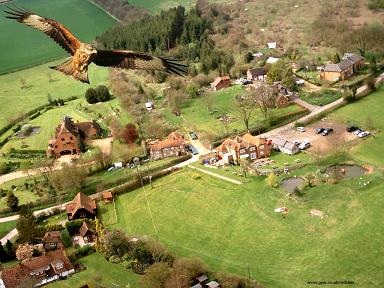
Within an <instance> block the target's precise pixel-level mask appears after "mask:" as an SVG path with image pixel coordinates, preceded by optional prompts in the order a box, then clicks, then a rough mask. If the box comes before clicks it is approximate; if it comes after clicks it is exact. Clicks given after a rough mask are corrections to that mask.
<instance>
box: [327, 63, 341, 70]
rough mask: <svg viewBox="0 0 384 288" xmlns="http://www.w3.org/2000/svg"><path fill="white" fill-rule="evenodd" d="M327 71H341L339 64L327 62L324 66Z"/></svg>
mask: <svg viewBox="0 0 384 288" xmlns="http://www.w3.org/2000/svg"><path fill="white" fill-rule="evenodd" d="M324 71H325V72H341V69H340V67H339V65H337V64H327V65H325V67H324Z"/></svg>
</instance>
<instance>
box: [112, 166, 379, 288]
mask: <svg viewBox="0 0 384 288" xmlns="http://www.w3.org/2000/svg"><path fill="white" fill-rule="evenodd" d="M191 173H197V172H196V171H191V170H188V169H184V170H183V171H180V172H176V173H174V174H172V175H170V176H167V177H165V178H162V179H160V180H158V181H155V183H154V186H155V188H154V189H150V188H149V187H146V189H147V190H146V191H147V193H148V195H149V201H150V206H151V210H152V212H153V215H154V219H155V222H156V225H157V228H158V231H159V239H160V241H161V242H162V243H164V244H165V245H166V246H167V247H169V248H170V249H171V250H172V251H174V252H175V253H177V254H178V255H179V256H197V257H200V258H202V259H203V260H204V261H205V262H206V263H207V264H209V266H210V267H211V268H212V269H214V270H225V271H229V272H233V273H237V274H239V275H242V276H248V267H249V269H250V273H251V277H252V278H254V279H256V280H258V281H259V282H261V283H263V284H265V285H266V287H307V281H310V280H329V279H331V280H336V279H340V280H342V279H349V280H351V281H355V284H356V285H355V287H380V286H379V284H380V283H383V281H384V277H383V276H380V275H381V270H382V268H383V267H384V261H383V260H382V259H381V258H378V257H377V255H380V253H383V252H384V248H383V246H382V245H381V243H382V241H383V235H382V233H381V228H380V226H379V225H377V221H378V219H379V217H381V216H380V215H381V214H382V213H381V210H382V208H381V207H382V205H383V200H382V197H381V192H380V191H382V189H383V188H384V183H383V182H382V181H381V177H379V176H372V175H368V176H363V178H364V179H371V181H372V184H371V185H372V186H370V187H369V188H366V189H363V188H356V186H358V184H357V183H358V182H359V181H361V180H359V179H354V180H348V181H343V182H341V183H339V184H337V185H333V186H331V185H329V184H324V185H321V186H318V187H316V188H312V189H311V190H309V191H307V192H306V196H305V197H304V198H303V200H302V201H292V200H289V199H288V198H286V197H285V193H284V192H283V191H281V190H279V189H271V188H269V187H267V186H266V185H265V183H264V180H263V178H259V179H258V180H255V181H253V182H251V183H246V184H243V185H241V186H237V185H233V184H231V183H227V182H224V181H220V180H219V179H216V178H213V177H209V176H207V175H205V174H201V178H200V179H197V180H193V179H191V178H190V175H191ZM372 179H373V180H372ZM283 205H284V206H287V207H289V211H290V213H289V215H288V216H287V217H286V218H282V217H281V215H279V214H277V213H274V211H273V209H274V208H276V207H280V206H283ZM116 207H117V214H118V223H117V224H115V225H111V226H110V228H118V229H123V230H124V231H126V232H127V233H130V234H139V235H149V236H152V237H155V235H154V230H153V227H152V224H151V219H150V216H149V214H148V210H147V207H146V202H145V197H144V194H143V192H142V190H137V191H134V192H131V193H127V194H124V195H121V196H119V197H117V199H116ZM312 208H316V209H320V210H322V211H324V213H325V214H326V215H327V216H326V217H325V218H324V219H322V220H321V219H320V218H315V217H311V216H310V215H309V210H310V209H312ZM356 259H359V261H356Z"/></svg>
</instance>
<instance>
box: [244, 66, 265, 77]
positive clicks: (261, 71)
mask: <svg viewBox="0 0 384 288" xmlns="http://www.w3.org/2000/svg"><path fill="white" fill-rule="evenodd" d="M248 71H249V73H251V75H252V77H256V76H263V75H265V74H267V73H266V72H265V69H264V68H263V67H258V68H253V69H248Z"/></svg>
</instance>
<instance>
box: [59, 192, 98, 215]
mask: <svg viewBox="0 0 384 288" xmlns="http://www.w3.org/2000/svg"><path fill="white" fill-rule="evenodd" d="M66 209H67V216H68V220H75V219H83V218H91V219H94V218H95V216H96V201H95V200H93V199H91V198H90V197H88V196H87V195H85V194H83V193H81V192H79V193H77V195H76V197H75V198H74V199H73V201H72V202H71V203H69V204H67V207H66Z"/></svg>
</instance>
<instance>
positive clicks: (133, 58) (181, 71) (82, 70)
mask: <svg viewBox="0 0 384 288" xmlns="http://www.w3.org/2000/svg"><path fill="white" fill-rule="evenodd" d="M7 8H8V9H9V10H10V11H4V12H6V13H7V14H8V16H6V17H7V18H9V19H15V20H17V21H18V22H20V23H24V24H26V25H28V26H31V27H33V28H35V29H37V30H39V31H42V32H44V33H45V34H46V35H48V36H49V37H51V38H52V39H53V40H54V41H55V42H56V43H58V44H59V45H60V46H61V47H62V48H63V49H64V50H65V51H67V52H68V53H70V54H71V55H72V58H71V59H69V60H67V61H66V62H64V63H62V64H60V65H57V66H54V67H50V68H52V69H56V70H58V71H61V72H63V73H64V74H66V75H71V76H72V77H73V78H75V79H77V80H80V81H81V82H85V83H89V80H88V66H89V64H91V63H92V62H93V63H95V64H96V65H99V66H110V67H116V68H125V69H142V70H160V71H165V72H167V73H175V74H178V75H180V76H183V75H185V74H187V68H188V67H187V66H186V65H184V64H181V63H179V60H172V59H167V58H163V57H153V56H151V55H149V54H145V53H140V52H134V51H128V50H98V49H96V48H95V47H94V46H93V45H92V44H88V43H82V42H80V41H79V40H78V39H77V38H76V37H75V36H74V35H73V34H72V33H71V32H70V31H69V30H68V29H67V28H65V27H64V26H63V25H62V24H60V23H58V22H56V21H55V20H52V19H49V18H45V17H41V16H39V15H36V14H34V13H32V12H31V11H27V10H21V9H19V8H11V7H7Z"/></svg>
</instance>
